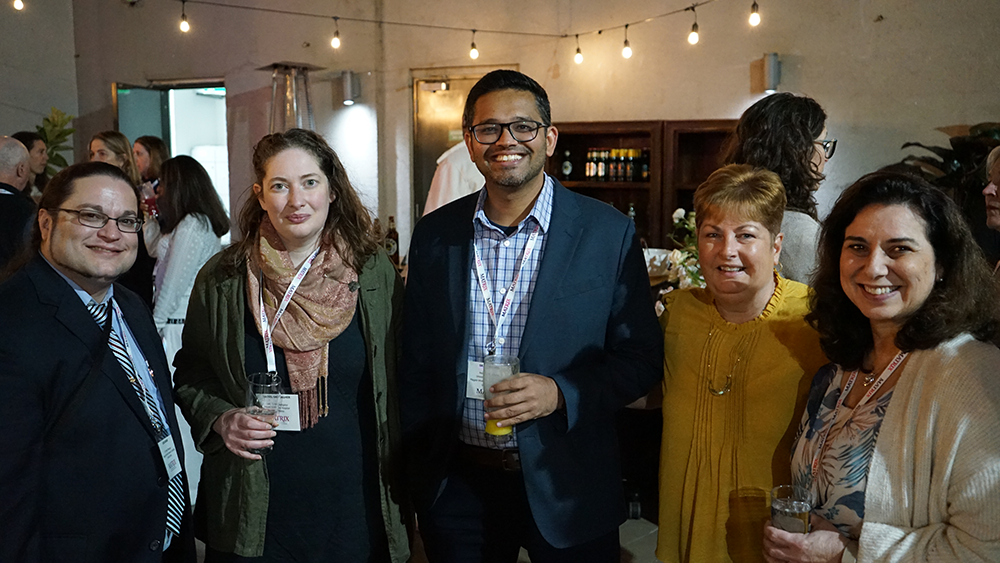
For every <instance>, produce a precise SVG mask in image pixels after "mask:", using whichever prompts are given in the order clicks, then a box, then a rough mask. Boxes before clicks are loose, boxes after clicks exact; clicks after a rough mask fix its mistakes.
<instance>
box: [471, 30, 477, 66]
mask: <svg viewBox="0 0 1000 563" xmlns="http://www.w3.org/2000/svg"><path fill="white" fill-rule="evenodd" d="M469 58H470V59H472V60H475V59H478V58H479V49H476V30H474V29H473V30H472V48H471V49H469Z"/></svg>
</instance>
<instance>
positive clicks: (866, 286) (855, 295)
mask: <svg viewBox="0 0 1000 563" xmlns="http://www.w3.org/2000/svg"><path fill="white" fill-rule="evenodd" d="M937 276H938V272H937V267H936V261H935V257H934V247H932V246H931V243H930V241H929V240H927V223H926V222H925V221H924V220H923V218H921V217H920V216H919V215H917V214H916V213H915V212H914V211H913V210H912V209H910V208H909V207H907V206H905V205H899V204H896V205H869V206H868V207H865V208H864V209H862V210H861V212H860V213H858V215H857V216H856V217H855V218H854V221H853V222H852V223H851V224H850V225H848V226H847V229H846V230H845V231H844V245H843V247H842V248H841V253H840V285H841V287H842V288H843V289H844V293H846V294H847V297H848V298H849V299H850V300H851V302H852V303H854V305H855V306H857V308H858V309H860V310H861V313H862V314H864V316H866V317H868V319H869V320H871V323H872V329H873V330H879V329H885V330H888V331H889V332H891V333H894V332H896V331H898V330H899V328H900V327H901V326H902V325H903V323H905V322H906V320H907V319H908V318H909V317H910V316H911V315H912V314H913V313H914V312H916V311H917V309H919V308H920V307H921V306H922V305H923V304H924V301H926V300H927V297H928V296H929V295H930V294H931V290H932V289H934V280H935V278H936V277H937Z"/></svg>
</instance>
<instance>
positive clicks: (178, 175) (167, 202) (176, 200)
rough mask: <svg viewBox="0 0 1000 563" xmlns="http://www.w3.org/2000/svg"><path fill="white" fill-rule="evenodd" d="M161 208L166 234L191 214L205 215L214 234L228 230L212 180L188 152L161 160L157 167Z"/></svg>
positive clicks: (220, 234)
mask: <svg viewBox="0 0 1000 563" xmlns="http://www.w3.org/2000/svg"><path fill="white" fill-rule="evenodd" d="M160 174H161V176H160V197H159V198H157V206H158V207H159V208H160V211H161V213H162V215H161V224H162V227H163V232H165V233H169V232H171V231H173V230H174V229H175V228H177V225H178V223H180V222H181V220H182V219H184V217H186V216H187V215H189V214H191V213H196V214H200V215H204V216H205V217H207V218H208V220H209V222H210V223H211V224H212V231H214V232H215V234H216V236H220V237H221V236H222V235H224V234H226V233H228V232H229V217H228V216H227V215H226V208H225V207H223V206H222V201H221V200H220V199H219V194H218V193H217V192H216V191H215V186H213V185H212V179H211V178H210V177H209V176H208V172H206V171H205V168H204V167H202V165H201V164H199V163H198V161H197V160H195V159H193V158H191V157H190V156H187V155H181V156H175V157H174V158H171V159H168V160H166V161H164V162H163V166H162V167H161V169H160Z"/></svg>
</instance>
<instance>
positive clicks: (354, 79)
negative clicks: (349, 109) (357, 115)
mask: <svg viewBox="0 0 1000 563" xmlns="http://www.w3.org/2000/svg"><path fill="white" fill-rule="evenodd" d="M340 79H341V82H343V83H344V105H345V106H353V105H354V101H355V100H357V99H358V98H360V97H361V78H360V77H359V76H358V75H357V74H356V73H354V72H351V71H349V70H345V71H344V72H342V73H340Z"/></svg>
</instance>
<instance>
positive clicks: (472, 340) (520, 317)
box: [459, 174, 554, 449]
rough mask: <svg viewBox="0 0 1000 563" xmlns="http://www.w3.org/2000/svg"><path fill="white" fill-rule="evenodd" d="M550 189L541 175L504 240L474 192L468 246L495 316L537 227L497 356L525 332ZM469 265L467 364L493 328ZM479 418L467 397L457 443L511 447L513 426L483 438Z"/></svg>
mask: <svg viewBox="0 0 1000 563" xmlns="http://www.w3.org/2000/svg"><path fill="white" fill-rule="evenodd" d="M553 189H554V185H553V182H552V178H551V177H549V175H548V174H546V175H545V185H543V186H542V191H541V193H539V194H538V199H536V200H535V205H534V207H532V208H531V212H530V213H528V216H527V217H525V218H524V220H523V221H521V222H520V223H519V224H518V225H517V230H516V231H515V232H514V233H513V234H511V235H510V236H507V235H506V234H505V233H504V232H503V230H501V229H500V228H499V227H497V226H496V225H494V224H493V223H491V222H490V220H489V219H487V218H486V213H485V212H484V211H483V203H484V202H485V201H486V190H482V191H481V193H480V194H479V203H477V204H476V213H475V215H474V216H473V218H472V228H473V242H474V243H475V244H476V246H477V247H478V248H479V253H480V255H481V256H482V259H483V266H484V269H485V270H486V275H487V277H488V279H489V284H490V290H491V291H492V297H493V302H494V303H495V304H496V308H497V313H499V309H500V306H501V303H502V302H503V300H504V297H505V295H504V293H505V292H506V291H507V288H508V287H510V284H511V282H512V281H514V273H515V272H517V268H518V266H520V264H521V257H522V256H524V245H525V244H526V243H527V242H528V237H529V236H530V235H531V232H532V231H533V230H534V229H535V226H536V225H538V226H539V227H540V228H539V231H538V240H537V241H536V243H535V250H534V252H532V254H531V257H529V258H528V261H527V262H526V263H525V264H524V266H523V267H522V269H521V279H520V281H519V282H518V284H517V289H516V290H515V292H516V293H515V295H514V299H513V301H512V302H511V312H510V313H508V316H507V321H506V322H505V323H504V326H502V327H500V330H501V332H502V333H503V334H499V335H497V336H499V337H501V338H503V339H504V343H503V344H500V343H497V351H496V353H497V354H506V355H510V356H517V355H518V352H519V350H520V348H521V334H522V333H523V332H524V324H525V323H526V322H527V320H528V310H529V308H530V305H531V295H532V293H534V291H535V281H536V280H537V279H538V266H539V264H541V262H542V255H543V253H544V251H545V241H546V239H547V237H546V235H547V234H548V232H549V220H550V219H551V217H552V192H553ZM470 267H471V268H472V275H470V276H469V319H470V321H471V322H470V325H471V326H470V327H469V341H468V350H469V361H471V362H481V361H483V358H485V357H486V355H487V354H488V351H489V349H488V345H489V343H490V342H492V341H493V338H494V335H493V332H494V327H493V321H492V320H491V319H490V314H489V312H488V311H487V310H486V302H485V300H484V299H483V292H482V290H481V289H480V287H479V284H478V282H477V276H476V266H475V264H472V265H471V266H470ZM484 414H485V411H484V410H483V400H482V399H469V398H468V397H466V399H465V406H464V408H463V409H462V428H461V430H460V431H459V439H460V440H462V442H465V443H466V444H469V445H473V446H480V447H485V448H494V449H501V448H516V447H517V428H516V427H515V428H514V433H512V434H508V435H507V436H489V435H487V434H486V420H484V419H483V415H484Z"/></svg>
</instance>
